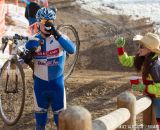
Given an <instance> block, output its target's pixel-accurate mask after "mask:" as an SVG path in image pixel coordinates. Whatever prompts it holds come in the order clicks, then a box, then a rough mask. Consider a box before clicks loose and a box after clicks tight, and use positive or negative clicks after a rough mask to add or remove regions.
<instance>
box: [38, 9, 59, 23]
mask: <svg viewBox="0 0 160 130" xmlns="http://www.w3.org/2000/svg"><path fill="white" fill-rule="evenodd" d="M56 12H57V9H56V8H54V9H50V8H46V7H43V8H41V9H39V10H38V11H37V14H36V19H37V21H38V22H39V21H40V20H41V19H46V20H55V19H56Z"/></svg>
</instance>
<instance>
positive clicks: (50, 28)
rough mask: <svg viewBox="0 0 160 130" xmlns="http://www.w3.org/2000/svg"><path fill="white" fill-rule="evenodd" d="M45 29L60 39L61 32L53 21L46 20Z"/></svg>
mask: <svg viewBox="0 0 160 130" xmlns="http://www.w3.org/2000/svg"><path fill="white" fill-rule="evenodd" d="M45 31H47V32H49V33H50V34H52V35H53V36H54V38H55V39H56V40H58V39H59V38H60V36H61V34H60V33H59V32H58V31H57V29H56V27H55V26H54V24H53V23H51V22H46V23H45Z"/></svg>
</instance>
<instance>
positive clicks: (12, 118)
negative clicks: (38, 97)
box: [0, 60, 25, 126]
mask: <svg viewBox="0 0 160 130" xmlns="http://www.w3.org/2000/svg"><path fill="white" fill-rule="evenodd" d="M0 78H1V80H0V114H1V116H2V119H3V121H4V123H5V124H7V125H9V126H12V125H15V124H16V123H17V122H18V120H19V119H20V117H21V115H22V112H23V108H24V103H25V80H24V72H23V69H22V67H21V65H20V64H19V62H17V61H10V60H8V61H6V62H5V64H4V65H3V66H2V68H1V73H0Z"/></svg>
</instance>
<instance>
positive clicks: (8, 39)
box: [2, 34, 29, 53]
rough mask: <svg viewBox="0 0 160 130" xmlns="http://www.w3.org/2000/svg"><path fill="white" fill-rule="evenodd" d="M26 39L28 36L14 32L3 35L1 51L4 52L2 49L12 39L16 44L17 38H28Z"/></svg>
mask: <svg viewBox="0 0 160 130" xmlns="http://www.w3.org/2000/svg"><path fill="white" fill-rule="evenodd" d="M28 39H29V38H28V37H26V36H21V35H18V34H15V35H14V36H4V37H2V52H3V53H4V50H5V48H6V46H7V44H8V42H9V41H13V43H14V44H16V45H17V40H28Z"/></svg>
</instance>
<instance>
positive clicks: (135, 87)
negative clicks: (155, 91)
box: [132, 83, 146, 92]
mask: <svg viewBox="0 0 160 130" xmlns="http://www.w3.org/2000/svg"><path fill="white" fill-rule="evenodd" d="M145 87H146V86H145V85H144V84H143V83H139V84H137V85H136V84H133V85H132V90H133V91H139V92H143V91H144V90H145Z"/></svg>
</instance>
